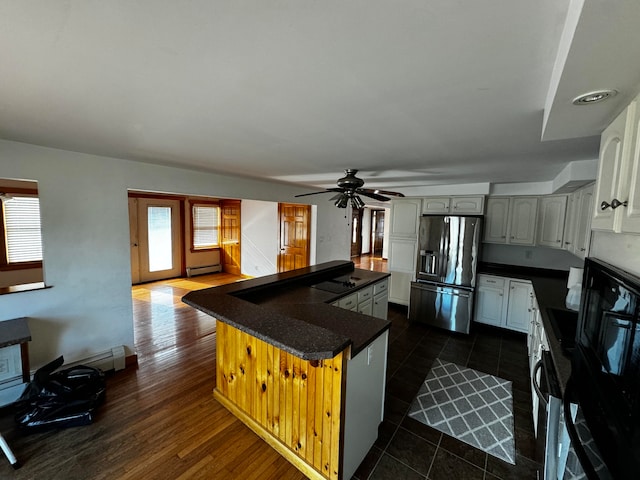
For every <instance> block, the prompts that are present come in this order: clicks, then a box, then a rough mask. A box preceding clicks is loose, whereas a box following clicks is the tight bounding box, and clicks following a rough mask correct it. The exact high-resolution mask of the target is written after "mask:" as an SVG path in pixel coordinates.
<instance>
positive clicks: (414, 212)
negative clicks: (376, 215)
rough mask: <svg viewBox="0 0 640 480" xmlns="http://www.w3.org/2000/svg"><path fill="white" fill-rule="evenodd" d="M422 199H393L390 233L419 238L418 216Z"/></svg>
mask: <svg viewBox="0 0 640 480" xmlns="http://www.w3.org/2000/svg"><path fill="white" fill-rule="evenodd" d="M421 203H422V201H421V200H420V199H419V198H403V199H395V200H391V221H390V223H391V228H390V231H389V235H394V236H402V237H412V238H416V239H417V238H418V218H419V217H420V207H421Z"/></svg>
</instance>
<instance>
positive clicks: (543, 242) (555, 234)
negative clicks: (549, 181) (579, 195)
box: [536, 195, 567, 248]
mask: <svg viewBox="0 0 640 480" xmlns="http://www.w3.org/2000/svg"><path fill="white" fill-rule="evenodd" d="M566 213H567V196H566V195H549V196H546V197H542V198H541V199H540V211H539V213H538V238H537V242H536V244H537V245H540V246H542V247H551V248H562V239H563V235H564V226H565V218H566Z"/></svg>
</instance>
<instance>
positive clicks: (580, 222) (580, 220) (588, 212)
mask: <svg viewBox="0 0 640 480" xmlns="http://www.w3.org/2000/svg"><path fill="white" fill-rule="evenodd" d="M593 190H594V185H593V184H591V185H589V186H588V187H585V188H583V189H581V190H580V191H578V195H577V198H576V202H577V204H578V205H577V213H576V216H577V220H576V223H575V225H576V227H575V231H574V234H573V243H572V244H571V245H570V248H569V251H570V252H571V253H573V254H574V255H577V256H578V257H580V258H584V257H585V256H586V254H587V252H588V251H589V243H590V242H591V217H592V216H593V208H594V205H593Z"/></svg>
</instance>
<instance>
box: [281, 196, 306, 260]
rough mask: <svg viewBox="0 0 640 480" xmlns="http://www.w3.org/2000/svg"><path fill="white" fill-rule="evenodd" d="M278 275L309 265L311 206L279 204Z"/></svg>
mask: <svg viewBox="0 0 640 480" xmlns="http://www.w3.org/2000/svg"><path fill="white" fill-rule="evenodd" d="M278 217H279V218H280V238H279V243H280V251H279V252H278V273H281V272H287V271H289V270H294V269H296V268H302V267H307V266H308V265H309V251H310V241H311V238H310V232H311V206H310V205H298V204H294V203H279V204H278Z"/></svg>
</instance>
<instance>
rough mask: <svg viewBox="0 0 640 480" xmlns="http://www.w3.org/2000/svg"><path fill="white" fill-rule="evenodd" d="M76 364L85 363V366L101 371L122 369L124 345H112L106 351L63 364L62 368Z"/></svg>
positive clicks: (123, 364) (123, 365)
mask: <svg viewBox="0 0 640 480" xmlns="http://www.w3.org/2000/svg"><path fill="white" fill-rule="evenodd" d="M76 365H86V366H87V367H94V368H99V369H100V370H102V371H103V372H107V371H109V370H122V369H124V367H125V352H124V345H119V346H117V347H113V348H112V349H111V350H108V351H106V352H102V353H98V354H96V355H93V356H91V357H88V358H85V359H83V360H79V361H77V362H72V363H69V364H66V363H65V365H64V368H67V367H74V366H76Z"/></svg>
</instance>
